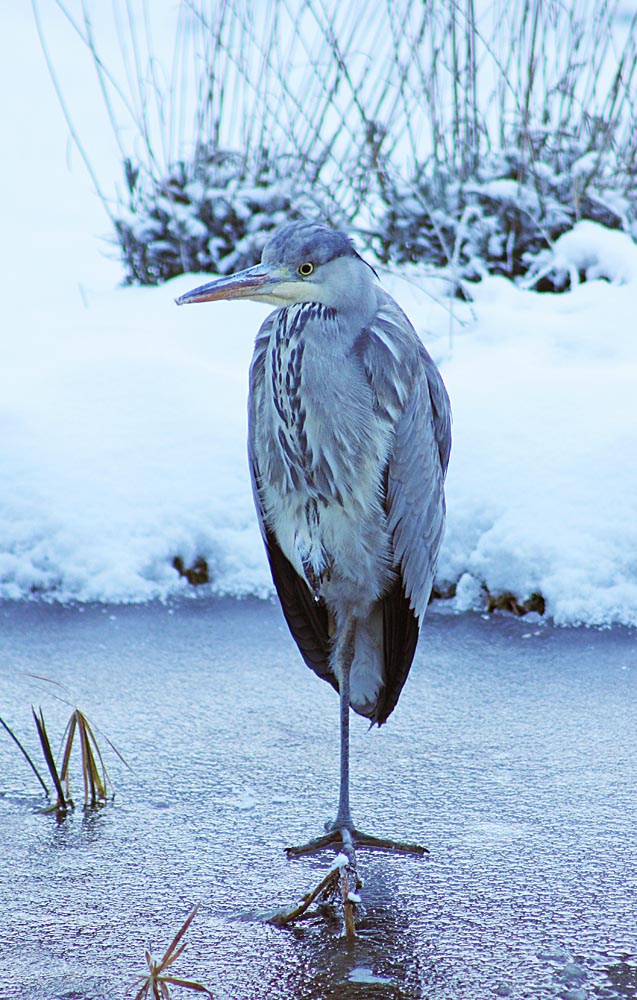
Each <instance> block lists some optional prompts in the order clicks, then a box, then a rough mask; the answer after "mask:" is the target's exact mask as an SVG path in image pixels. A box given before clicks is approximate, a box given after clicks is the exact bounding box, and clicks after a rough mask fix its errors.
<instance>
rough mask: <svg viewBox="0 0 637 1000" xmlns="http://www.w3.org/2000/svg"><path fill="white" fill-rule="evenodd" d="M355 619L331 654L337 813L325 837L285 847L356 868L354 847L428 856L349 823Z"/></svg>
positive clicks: (349, 619)
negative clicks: (336, 700)
mask: <svg viewBox="0 0 637 1000" xmlns="http://www.w3.org/2000/svg"><path fill="white" fill-rule="evenodd" d="M355 632H356V619H355V618H354V617H353V616H351V615H347V616H346V618H345V621H344V624H343V625H342V626H341V627H340V628H338V630H337V636H336V643H335V645H334V652H333V664H334V673H335V674H336V676H337V677H338V684H339V694H340V704H341V777H340V792H339V800H338V811H337V813H336V819H335V820H334V822H333V823H328V824H327V825H326V830H327V833H326V834H325V835H324V836H322V837H317V838H316V839H315V840H311V841H310V842H309V843H308V844H302V845H301V846H299V847H287V848H286V852H287V855H288V857H298V856H299V855H302V854H312V853H314V852H315V851H320V850H323V848H325V847H334V848H340V850H342V851H343V853H345V854H346V855H347V856H348V857H349V858H350V861H352V862H353V863H354V864H355V855H354V848H355V847H359V846H360V847H368V848H372V849H374V848H375V849H376V850H381V851H400V852H403V853H405V854H420V855H422V854H427V853H428V851H427V849H426V848H425V847H419V846H418V845H417V844H403V843H401V842H400V841H395V840H387V839H385V838H383V837H373V836H370V835H369V834H367V833H362V832H361V831H360V830H357V829H356V827H355V826H354V824H353V823H352V814H351V811H350V804H349V712H350V708H349V695H350V683H349V682H350V670H351V666H352V661H353V659H354V637H355Z"/></svg>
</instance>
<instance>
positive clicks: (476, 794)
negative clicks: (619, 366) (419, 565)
mask: <svg viewBox="0 0 637 1000" xmlns="http://www.w3.org/2000/svg"><path fill="white" fill-rule="evenodd" d="M0 624H1V629H0V680H1V684H2V686H1V688H0V714H2V715H3V716H4V718H5V719H6V720H7V721H8V722H9V724H10V725H11V726H12V727H13V728H14V729H15V731H16V732H18V733H19V734H20V735H21V736H22V737H23V738H24V739H25V742H27V743H28V744H29V746H30V747H31V748H33V749H34V748H35V737H34V732H33V729H32V723H31V721H30V718H29V705H30V703H31V702H34V703H35V704H39V703H41V704H42V705H43V706H44V709H45V717H46V719H47V724H48V727H49V730H50V731H51V733H55V734H58V733H60V734H61V731H62V726H63V723H64V722H65V719H66V716H67V715H68V713H69V709H68V707H67V706H65V705H63V704H61V703H59V702H56V701H55V700H54V699H53V698H52V695H51V691H50V689H48V687H47V685H44V684H43V683H42V682H40V681H38V680H35V679H33V678H32V677H29V676H27V673H28V672H31V673H36V674H41V675H45V676H47V677H49V678H52V679H54V680H56V681H58V682H60V683H61V684H64V685H65V686H66V687H67V688H68V690H69V691H70V692H71V697H72V700H73V701H75V702H77V704H78V705H79V706H80V707H82V708H83V709H84V710H85V711H86V713H87V714H88V715H89V717H90V718H91V719H92V720H93V721H94V722H95V723H96V724H97V725H98V726H100V727H101V729H102V730H103V731H104V732H105V733H107V734H108V736H109V737H110V738H111V739H112V740H113V741H114V743H115V744H116V745H117V746H118V748H119V749H120V750H121V751H122V753H123V754H124V755H125V756H126V758H127V759H128V761H129V763H130V765H131V766H132V768H133V772H132V773H130V772H128V771H126V770H125V769H124V768H123V766H122V765H121V764H119V763H118V762H117V760H115V759H113V758H112V756H111V758H110V760H111V772H112V773H113V775H114V777H115V780H116V784H117V796H116V798H115V801H114V803H113V804H111V805H109V806H107V807H106V808H105V809H103V810H101V811H100V812H98V813H97V814H94V815H92V816H90V817H87V818H84V817H83V816H82V813H81V811H80V810H78V811H76V812H75V814H74V815H72V816H70V817H69V818H68V819H67V820H65V821H64V822H61V823H58V822H56V820H55V818H54V817H53V816H50V815H42V813H41V812H40V811H39V809H40V807H41V806H42V804H43V800H42V798H41V797H40V796H39V795H38V786H37V784H36V783H35V780H34V779H33V776H32V775H31V773H30V771H29V770H28V768H27V766H26V764H25V762H24V761H23V759H22V758H21V756H20V755H19V754H18V753H17V752H16V749H15V747H14V746H13V744H12V743H11V741H10V740H9V739H8V738H5V736H4V734H2V735H0V844H1V851H2V865H1V866H0V956H1V966H0V996H1V997H2V998H3V1000H13V998H20V1000H31V998H33V1000H35V998H44V1000H62V998H64V1000H71V998H98V997H122V996H124V994H125V990H126V989H127V988H128V987H129V986H130V984H131V982H132V980H133V979H134V977H135V976H136V975H139V974H142V973H143V970H144V949H145V947H146V946H147V945H149V944H150V945H151V947H152V949H153V952H154V954H156V955H159V954H161V953H163V950H164V948H165V947H166V946H167V945H168V943H169V942H170V940H171V938H172V936H173V934H174V932H175V931H176V929H177V928H178V927H179V926H180V924H181V922H182V921H183V919H184V918H185V916H186V915H187V913H188V911H189V909H190V907H191V906H192V905H193V904H194V903H195V902H200V904H201V908H200V911H199V914H198V916H197V918H196V920H195V922H194V923H193V925H192V926H191V929H190V931H189V934H188V941H189V945H188V948H187V950H186V952H185V954H184V955H183V956H182V957H181V958H180V959H179V960H178V963H177V966H176V967H175V974H177V975H179V974H181V975H183V976H190V977H192V978H194V979H198V980H200V981H202V982H205V983H206V984H207V985H208V986H209V987H210V988H211V989H212V990H213V991H214V993H215V996H216V997H218V998H232V1000H249V998H260V997H268V998H274V1000H277V998H280V1000H283V998H297V997H300V998H305V1000H315V998H316V1000H318V998H324V997H326V998H327V997H337V998H345V1000H350V998H351V1000H361V998H370V1000H390V998H391V1000H393V998H416V997H423V998H427V1000H482V998H485V1000H486V998H493V997H512V998H518V1000H519V998H533V1000H536V998H563V1000H586V998H600V1000H601V998H613V997H622V998H624V997H634V996H637V978H636V968H635V963H636V955H637V940H636V938H637V923H636V909H637V907H636V900H637V834H636V832H635V786H636V781H635V779H636V776H637V727H636V726H635V705H637V638H636V635H635V633H634V632H631V631H629V630H622V629H612V630H607V631H602V632H595V631H590V630H583V629H580V630H568V629H554V628H552V627H551V626H549V625H540V624H532V625H529V622H528V620H527V621H526V622H524V621H516V620H512V619H509V618H505V617H502V618H497V617H496V618H492V619H491V620H488V621H485V620H483V619H481V618H480V617H479V616H476V615H473V616H470V615H465V616H460V617H457V616H450V615H445V614H442V613H430V615H429V617H428V619H427V622H426V626H425V631H424V638H423V640H422V641H421V645H420V647H419V651H418V655H417V658H416V661H415V665H414V668H413V670H412V673H411V676H410V679H409V681H408V683H407V686H406V688H405V690H404V692H403V696H402V699H401V701H400V703H399V706H398V708H397V710H396V712H395V713H394V715H393V716H392V718H391V719H390V721H389V723H388V724H387V726H385V727H384V728H383V729H382V730H380V731H378V730H376V731H372V732H368V730H367V726H366V723H365V722H364V720H360V719H358V718H357V719H355V720H354V725H353V737H352V753H353V807H354V815H355V818H356V819H357V822H358V823H359V825H360V826H361V827H362V828H363V829H368V830H370V831H371V832H377V833H383V834H386V835H388V836H395V837H402V838H403V839H411V840H415V841H420V842H422V843H425V844H426V845H427V846H428V847H429V848H430V851H431V854H430V856H429V858H428V859H427V860H424V861H422V860H417V859H412V858H405V857H393V856H387V855H380V854H361V856H360V868H361V873H362V875H363V878H364V880H365V886H364V889H363V890H362V895H363V901H364V907H365V913H364V918H363V920H362V926H361V933H360V937H359V939H358V940H357V941H356V942H355V943H354V944H351V945H350V944H348V943H347V942H346V941H345V940H344V939H343V938H341V937H340V935H339V928H338V927H326V926H325V925H322V926H316V925H315V926H311V925H307V926H302V927H300V928H299V929H297V930H293V931H284V930H279V929H276V928H274V927H272V926H270V925H268V924H266V923H264V922H262V920H261V919H260V916H261V915H262V914H263V913H265V912H267V911H268V910H271V909H272V908H274V907H276V906H280V905H283V904H289V903H292V902H293V901H294V900H296V899H297V898H298V897H299V896H300V895H301V894H302V893H303V892H304V891H306V890H307V889H309V888H310V887H311V886H312V885H314V884H315V883H316V882H317V881H318V880H319V878H320V877H321V876H322V874H323V873H325V872H326V871H327V868H328V867H329V865H330V863H331V860H332V858H331V856H330V855H329V854H326V855H324V856H323V857H320V858H313V859H306V860H297V861H293V862H288V861H287V860H286V858H285V856H284V853H283V848H284V846H285V845H286V844H287V843H295V842H300V841H302V840H304V839H307V838H309V837H310V836H313V835H315V834H317V833H318V832H320V830H321V827H322V824H323V822H324V821H325V820H326V819H327V818H329V817H330V816H331V815H332V814H333V811H334V808H335V802H336V774H337V716H338V710H337V700H336V697H335V695H334V693H333V692H332V691H331V689H330V688H328V686H327V685H325V684H322V683H321V682H320V681H319V680H318V679H317V678H315V677H314V676H313V675H312V674H311V673H310V671H308V670H307V669H306V668H305V667H303V665H302V664H301V662H300V660H299V657H298V654H297V653H296V651H295V649H294V647H293V645H292V642H291V640H290V639H289V636H288V635H287V631H286V629H285V626H284V624H283V622H282V619H281V616H280V613H279V611H278V609H277V608H276V607H275V606H274V605H272V604H264V603H259V602H257V601H245V602H242V603H237V602H233V601H231V600H226V601H185V602H183V603H178V604H175V605H172V606H164V605H161V606H157V605H154V606H144V607H132V606H128V607H126V606H125V607H117V608H104V607H101V606H96V607H75V608H71V607H66V608H65V607H60V606H48V605H44V606H43V605H38V604H31V605H28V604H26V605H25V604H17V605H12V604H6V605H4V606H1V607H0ZM78 792H79V789H78V788H77V781H76V793H78ZM176 995H177V993H176ZM183 995H184V996H186V995H188V994H183Z"/></svg>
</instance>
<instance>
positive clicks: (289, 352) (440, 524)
mask: <svg viewBox="0 0 637 1000" xmlns="http://www.w3.org/2000/svg"><path fill="white" fill-rule="evenodd" d="M241 298H244V299H253V300H255V301H257V302H266V303H270V304H272V305H273V306H275V307H276V309H275V311H274V312H272V313H271V314H270V315H269V316H268V317H267V319H266V320H265V322H264V323H263V325H262V326H261V329H260V330H259V332H258V334H257V337H256V343H255V348H254V356H253V359H252V364H251V368H250V390H249V404H248V414H249V421H248V426H249V431H248V457H249V463H250V471H251V475H252V486H253V492H254V501H255V505H256V511H257V516H258V519H259V524H260V527H261V532H262V535H263V540H264V543H265V548H266V551H267V555H268V559H269V562H270V568H271V571H272V578H273V580H274V585H275V587H276V590H277V592H278V596H279V599H280V602H281V607H282V609H283V614H284V616H285V618H286V620H287V624H288V626H289V628H290V631H291V633H292V636H293V637H294V639H295V641H296V644H297V646H298V648H299V650H300V653H301V655H302V657H303V659H304V660H305V663H306V664H307V665H308V667H310V668H311V669H312V670H313V671H314V672H315V673H316V674H318V676H319V677H321V678H322V679H323V680H325V681H327V682H328V683H329V684H331V685H332V687H333V688H335V690H336V691H337V692H339V694H340V706H341V707H340V720H341V756H340V762H341V765H340V794H339V803H338V811H337V814H336V818H335V820H334V822H333V823H331V824H328V826H327V827H326V829H327V833H326V835H325V836H322V837H318V838H317V839H316V840H313V841H311V842H310V843H309V844H307V845H304V846H303V847H299V848H290V849H288V850H289V853H302V852H305V851H311V850H318V849H321V848H322V847H325V846H327V845H330V844H336V843H338V842H339V841H341V840H342V841H343V843H349V844H353V845H354V846H356V845H357V844H360V845H364V846H370V847H379V848H385V849H392V848H393V849H398V850H404V851H407V850H414V851H416V852H420V853H424V849H421V848H417V847H415V846H414V845H408V844H401V843H398V842H394V841H388V840H384V839H381V838H377V837H372V836H369V835H367V834H363V833H361V832H360V831H358V830H357V829H356V828H355V826H354V824H353V822H352V815H351V810H350V800H349V712H350V707H351V708H352V709H353V710H354V711H355V712H357V713H358V714H359V715H362V716H365V717H366V718H368V719H369V720H370V721H371V723H377V724H378V725H379V726H380V725H382V724H383V723H384V722H385V721H386V720H387V718H388V716H389V715H390V713H391V712H392V711H393V709H394V708H395V706H396V703H397V701H398V698H399V695H400V692H401V690H402V687H403V685H404V683H405V680H406V678H407V674H408V673H409V669H410V667H411V663H412V660H413V657H414V653H415V649H416V643H417V640H418V633H419V626H420V624H421V622H422V619H423V616H424V614H425V611H426V608H427V604H428V601H429V597H430V594H431V589H432V584H433V578H434V571H435V567H436V561H437V558H438V551H439V549H440V544H441V541H442V536H443V531H444V521H445V498H444V480H445V474H446V470H447V463H448V460H449V451H450V447H451V415H450V406H449V399H448V396H447V392H446V390H445V387H444V384H443V381H442V378H441V376H440V373H439V371H438V369H437V368H436V366H435V364H434V362H433V361H432V359H431V357H430V356H429V354H428V353H427V351H426V350H425V348H424V346H423V344H422V342H421V341H420V339H419V337H418V336H417V334H416V332H415V330H414V328H413V327H412V325H411V323H410V322H409V320H408V318H407V316H406V315H405V313H404V312H403V311H402V309H401V308H400V307H399V306H398V304H397V303H396V302H395V301H394V299H393V298H391V296H390V295H388V294H387V292H385V291H384V290H383V289H382V288H381V286H380V283H379V281H378V278H377V276H376V273H375V271H374V270H373V269H372V267H371V266H370V265H369V264H367V262H366V261H364V260H363V258H362V257H361V256H359V254H358V253H357V252H356V250H355V248H354V245H353V243H352V242H351V240H350V239H349V238H348V237H347V236H346V235H344V234H343V233H340V232H337V231H335V230H332V229H330V228H327V227H325V226H322V225H318V224H316V223H313V222H294V223H290V224H288V225H285V226H283V227H282V228H280V229H278V230H276V231H275V232H274V234H273V235H272V236H270V238H269V239H268V241H267V243H266V244H265V247H264V250H263V255H262V260H261V263H260V264H257V265H256V266H255V267H251V268H248V269H247V270H244V271H241V272H239V273H237V274H233V275H231V276H229V277H223V278H219V279H218V280H215V281H211V282H209V283H208V284H205V285H201V286H200V287H198V288H195V289H193V290H192V291H190V292H187V293H186V294H185V295H181V296H180V297H179V298H178V299H177V300H176V301H177V304H178V305H182V304H186V303H194V302H210V301H214V300H217V299H241Z"/></svg>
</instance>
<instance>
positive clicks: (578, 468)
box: [0, 5, 637, 625]
mask: <svg viewBox="0 0 637 1000" xmlns="http://www.w3.org/2000/svg"><path fill="white" fill-rule="evenodd" d="M4 22H5V29H4V30H3V32H2V33H1V39H0V48H1V51H0V74H2V77H1V78H0V84H1V85H2V92H3V94H4V95H5V112H6V113H5V126H4V127H5V153H4V155H3V157H2V160H1V163H0V174H1V176H2V190H3V193H4V205H3V210H4V211H3V215H4V218H3V222H4V225H3V240H2V276H3V286H4V290H3V295H2V311H3V317H2V332H1V343H2V347H1V352H2V363H1V365H0V475H1V479H2V489H1V491H0V597H3V598H7V599H16V600H19V599H24V598H28V597H30V596H31V595H33V594H34V593H35V594H43V595H45V596H47V597H50V598H54V599H57V600H72V599H75V600H79V601H143V600H147V599H150V598H157V597H159V598H163V597H166V596H168V595H171V594H177V593H183V592H186V591H188V590H191V589H192V588H191V587H190V585H189V584H188V583H187V582H186V581H185V580H184V579H183V578H182V577H180V576H179V574H178V573H177V571H176V570H175V569H174V568H173V559H174V558H175V557H176V556H179V557H181V559H183V562H184V564H185V565H186V566H188V565H190V564H192V563H193V562H194V560H195V559H196V558H197V557H198V556H201V557H203V558H204V559H205V560H206V561H207V563H208V565H209V568H210V573H211V581H212V583H211V585H212V588H213V589H214V591H215V592H219V593H230V594H247V593H257V594H267V593H269V592H270V589H271V584H270V579H269V574H268V570H267V566H266V562H265V557H264V555H263V553H262V548H261V541H260V537H259V533H258V530H257V527H256V522H255V519H254V515H253V511H252V499H251V496H250V488H249V482H248V476H247V469H246V459H245V445H244V440H245V401H246V391H247V368H248V364H249V358H250V354H251V347H252V340H253V336H254V334H255V332H256V330H257V328H258V325H259V322H260V321H261V319H262V318H263V317H264V316H265V315H266V314H267V311H268V308H267V307H265V306H258V305H252V304H249V303H241V304H238V303H219V304H216V305H210V306H207V307H206V306H200V307H197V308H193V309H182V310H177V309H176V307H175V306H174V304H173V298H174V297H175V296H176V295H178V294H180V293H181V292H183V291H185V290H186V289H188V288H189V287H191V286H192V285H193V284H195V283H197V281H198V280H199V276H185V277H181V278H179V279H175V280H174V281H172V282H171V283H169V284H168V285H166V286H163V287H159V288H154V289H140V288H121V287H119V286H118V283H119V281H120V279H121V269H120V267H119V265H118V264H117V262H116V261H114V260H113V259H109V257H108V256H107V252H109V251H108V247H107V244H106V243H105V241H104V240H103V239H102V238H101V237H103V235H104V234H107V233H108V222H107V220H106V219H105V217H104V214H103V210H102V208H101V206H100V204H99V201H98V199H97V198H96V196H95V194H94V192H93V191H92V187H91V182H90V180H89V178H88V177H87V175H86V172H85V170H84V168H83V165H82V164H81V162H80V159H79V157H78V155H77V152H76V151H75V150H74V149H73V148H72V146H71V145H70V144H69V141H68V136H67V130H66V126H65V124H64V120H63V118H62V114H61V112H60V109H59V107H58V104H57V102H56V98H55V94H54V93H53V90H52V88H51V84H50V80H49V77H48V75H47V71H46V67H45V66H44V62H43V59H42V56H41V53H40V50H39V46H38V41H37V36H36V32H35V28H34V25H33V22H32V18H31V13H30V7H26V6H25V5H13V7H12V9H11V10H10V11H8V12H7V13H6V14H5V18H4ZM45 26H46V25H45ZM50 30H51V31H53V32H54V33H55V32H61V30H62V29H61V28H59V27H54V26H53V25H52V26H51V28H50ZM60 37H61V35H60V36H59V37H57V39H56V37H54V38H53V42H54V43H55V41H56V40H57V41H58V42H59V40H60ZM64 73H65V78H66V80H67V84H66V85H67V86H69V85H70V86H71V87H72V88H74V91H73V92H74V93H75V94H76V95H77V94H78V93H82V94H85V98H84V105H83V106H84V108H85V118H84V120H83V121H82V122H81V123H80V124H81V128H82V134H83V135H84V136H87V137H88V140H89V145H90V148H91V151H92V154H93V155H94V156H95V155H97V156H98V157H100V156H101V157H102V159H101V161H100V162H101V163H102V164H106V169H107V171H108V169H109V165H110V166H111V167H112V171H113V176H115V173H116V172H117V171H118V170H119V167H118V164H117V160H116V157H115V155H114V151H113V149H112V148H111V146H110V145H109V141H108V140H109V138H110V130H109V127H108V124H107V122H106V121H105V118H104V115H103V113H102V107H101V105H100V104H99V103H98V100H99V95H98V94H97V93H96V91H95V90H94V89H92V88H93V87H94V85H93V83H92V76H91V74H92V73H93V70H92V66H91V63H90V60H86V59H84V60H83V59H75V58H70V59H69V61H68V63H67V64H66V65H65V67H64ZM80 105H81V106H82V102H80ZM7 137H9V141H8V142H7V141H6V139H7ZM111 144H112V140H111ZM110 252H111V253H112V250H111V251H110ZM556 266H558V267H562V268H566V269H574V270H575V271H579V270H584V271H587V272H588V274H589V277H590V278H591V280H589V281H587V282H585V283H583V284H581V285H580V286H579V287H576V288H575V289H574V290H573V291H571V292H568V293H566V294H563V295H559V296H558V295H540V294H537V293H535V292H533V291H531V290H524V289H521V288H519V287H516V286H514V285H512V284H511V283H509V282H507V281H505V280H503V279H495V278H492V279H487V280H485V281H483V282H482V283H481V284H480V285H479V286H478V287H477V288H476V289H475V301H474V302H473V303H472V304H471V305H463V304H459V303H455V305H454V322H453V327H451V324H450V315H449V303H448V301H447V300H445V298H444V294H443V293H442V291H441V289H442V288H443V287H444V286H443V285H442V283H441V282H438V281H436V280H435V279H429V280H428V284H426V285H425V286H424V287H423V286H422V283H421V287H420V288H417V287H416V286H415V285H414V284H413V283H411V282H410V281H408V280H407V276H405V278H401V277H398V276H395V275H394V276H387V277H384V278H383V280H384V282H385V284H386V286H387V287H388V289H389V290H390V291H391V292H392V294H394V295H395V297H396V298H397V299H398V300H399V301H400V302H401V304H402V305H403V306H404V308H405V309H406V310H407V312H408V313H409V315H410V317H411V319H412V321H413V322H414V325H415V326H416V328H417V329H418V331H419V332H420V333H421V334H422V336H423V340H424V342H425V343H426V345H427V347H428V349H429V350H430V351H431V353H432V354H433V355H434V357H435V358H436V359H437V360H438V361H439V363H440V365H441V369H442V372H443V375H444V378H445V381H446V383H447V386H448V389H449V392H450V395H451V398H452V404H453V409H454V450H453V453H452V461H451V467H450V472H449V479H448V511H449V516H448V529H447V536H446V540H445V544H444V550H443V554H442V558H441V563H440V567H439V580H440V583H441V584H448V583H450V582H458V590H457V595H456V597H455V599H454V606H455V607H456V608H458V609H459V610H460V609H466V608H470V607H482V606H483V605H484V601H485V596H484V590H483V587H484V586H486V587H488V589H489V591H490V592H491V593H494V594H498V593H501V592H507V591H510V592H512V593H513V594H514V595H516V597H517V598H518V599H520V600H524V599H526V598H528V597H529V595H530V594H532V593H535V592H537V593H541V594H542V595H543V596H544V598H545V599H546V602H547V613H548V614H549V615H550V616H552V617H553V618H554V619H555V620H556V621H557V622H559V623H564V624H575V623H586V624H597V625H600V624H609V623H612V622H621V623H625V624H633V625H635V624H637V307H636V304H637V247H636V246H635V244H634V243H632V242H631V241H630V239H629V238H628V237H627V236H624V235H622V234H619V233H615V232H608V231H605V230H602V229H600V228H599V227H596V226H594V225H593V224H586V223H583V224H580V225H579V226H578V227H577V229H576V230H575V231H574V232H572V233H569V234H567V235H566V236H565V237H563V238H562V240H561V241H560V242H559V245H558V247H557V248H556ZM432 293H433V294H432Z"/></svg>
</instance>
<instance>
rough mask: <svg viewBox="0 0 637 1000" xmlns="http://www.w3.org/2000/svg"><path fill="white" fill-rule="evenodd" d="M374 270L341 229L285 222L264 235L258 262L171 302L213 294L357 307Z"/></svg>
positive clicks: (208, 299)
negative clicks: (265, 240)
mask: <svg viewBox="0 0 637 1000" xmlns="http://www.w3.org/2000/svg"><path fill="white" fill-rule="evenodd" d="M374 277H375V272H374V271H373V269H372V268H371V267H370V265H369V264H367V263H366V262H365V261H364V260H363V259H362V257H360V256H359V254H358V253H357V252H356V250H355V249H354V246H353V244H352V241H351V240H350V239H349V238H348V237H347V236H346V235H345V234H344V233H341V232H338V231H337V230H334V229H329V228H328V227H327V226H321V225H319V224H318V223H315V222H291V223H289V224H288V225H286V226H282V227H281V228H280V229H277V230H276V231H275V232H274V233H273V234H272V236H270V238H269V239H268V241H267V243H266V244H265V247H264V248H263V254H262V256H261V263H260V264H257V265H256V266H255V267H249V268H247V269H246V270H245V271H239V272H238V273H237V274H232V275H229V276H228V277H225V278H218V279H217V280H216V281H210V282H208V283H207V284H205V285H200V286H199V287H198V288H194V289H193V290H192V291H190V292H186V293H185V295H180V296H179V298H178V299H176V300H175V301H176V303H177V305H186V304H188V303H191V302H213V301H215V300H217V299H252V300H253V301H255V302H268V303H270V304H271V305H275V306H279V307H283V306H289V305H293V304H294V303H298V302H320V303H322V304H323V305H327V306H332V307H334V308H339V307H340V308H347V306H348V304H351V303H352V302H355V303H356V304H357V306H358V307H359V308H360V307H361V304H362V302H363V301H364V300H366V299H367V298H370V299H372V298H373V299H375V295H374V293H373V288H374Z"/></svg>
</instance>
